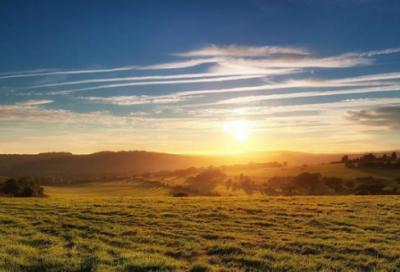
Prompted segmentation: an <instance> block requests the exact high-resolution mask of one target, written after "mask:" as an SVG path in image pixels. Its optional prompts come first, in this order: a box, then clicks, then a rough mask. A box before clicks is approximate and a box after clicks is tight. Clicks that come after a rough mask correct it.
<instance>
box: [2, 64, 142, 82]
mask: <svg viewBox="0 0 400 272" xmlns="http://www.w3.org/2000/svg"><path fill="white" fill-rule="evenodd" d="M133 69H136V66H128V67H120V68H111V69H95V70H93V69H91V70H75V71H55V72H39V73H26V72H25V73H24V72H22V73H16V74H9V75H5V76H0V79H7V78H19V77H38V76H52V75H76V74H95V73H110V72H121V71H129V70H133Z"/></svg>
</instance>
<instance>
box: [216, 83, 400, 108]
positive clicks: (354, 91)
mask: <svg viewBox="0 0 400 272" xmlns="http://www.w3.org/2000/svg"><path fill="white" fill-rule="evenodd" d="M395 91H400V85H393V86H386V87H374V88H362V89H350V90H337V91H324V92H320V91H319V92H298V93H286V94H270V95H258V96H244V97H236V98H231V99H226V100H220V101H218V102H216V103H213V104H216V105H222V104H243V103H254V102H259V101H262V100H277V99H289V98H301V97H315V96H331V95H348V94H359V93H376V92H395Z"/></svg>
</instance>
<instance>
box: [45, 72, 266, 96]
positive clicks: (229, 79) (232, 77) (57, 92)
mask: <svg viewBox="0 0 400 272" xmlns="http://www.w3.org/2000/svg"><path fill="white" fill-rule="evenodd" d="M260 77H264V75H247V76H227V77H217V78H202V79H188V80H171V81H146V82H133V83H121V84H107V85H99V86H95V87H88V88H80V89H70V90H63V91H54V92H49V93H47V94H50V95H59V94H70V93H74V92H83V91H93V90H99V89H111V88H120V87H129V86H143V85H168V84H188V83H203V82H220V81H232V80H243V79H251V78H260Z"/></svg>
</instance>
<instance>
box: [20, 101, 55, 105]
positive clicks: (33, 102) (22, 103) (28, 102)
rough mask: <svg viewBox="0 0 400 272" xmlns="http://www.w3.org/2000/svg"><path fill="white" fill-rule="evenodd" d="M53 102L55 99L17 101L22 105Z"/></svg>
mask: <svg viewBox="0 0 400 272" xmlns="http://www.w3.org/2000/svg"><path fill="white" fill-rule="evenodd" d="M53 102H54V101H53V100H27V101H22V102H17V103H15V104H16V105H21V106H33V105H43V104H50V103H53Z"/></svg>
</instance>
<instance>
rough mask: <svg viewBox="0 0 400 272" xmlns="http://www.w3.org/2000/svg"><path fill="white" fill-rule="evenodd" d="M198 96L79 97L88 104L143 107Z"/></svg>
mask: <svg viewBox="0 0 400 272" xmlns="http://www.w3.org/2000/svg"><path fill="white" fill-rule="evenodd" d="M198 97H199V96H185V97H182V96H170V95H166V96H147V95H133V96H112V97H95V96H90V97H80V99H83V100H87V101H90V102H97V103H102V104H111V105H120V106H131V105H143V104H166V103H177V102H182V101H186V100H189V99H193V98H198Z"/></svg>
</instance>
